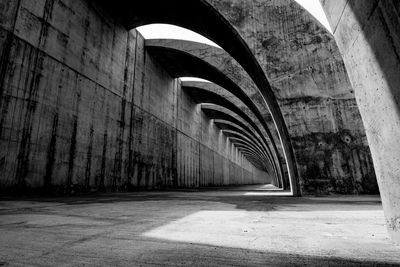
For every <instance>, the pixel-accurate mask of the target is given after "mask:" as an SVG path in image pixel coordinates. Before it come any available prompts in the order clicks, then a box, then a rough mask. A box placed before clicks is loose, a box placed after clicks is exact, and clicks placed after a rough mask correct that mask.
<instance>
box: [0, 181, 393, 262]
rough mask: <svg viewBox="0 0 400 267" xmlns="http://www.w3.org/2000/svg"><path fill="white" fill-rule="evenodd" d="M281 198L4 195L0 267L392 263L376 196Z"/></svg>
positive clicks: (260, 194) (265, 192) (257, 192)
mask: <svg viewBox="0 0 400 267" xmlns="http://www.w3.org/2000/svg"><path fill="white" fill-rule="evenodd" d="M278 195H279V196H278ZM284 195H285V192H282V191H281V190H274V188H273V187H272V186H270V185H265V186H245V187H227V188H224V189H220V188H214V189H207V190H203V189H200V190H181V191H168V192H166V191H152V192H130V193H118V194H111V193H107V194H91V195H85V196H76V197H47V198H46V197H40V198H35V197H29V198H21V197H19V198H18V199H17V198H2V199H1V201H0V266H28V265H29V266H55V265H58V266H72V265H73V266H87V265H90V266H96V265H98V266H100V265H102V266H191V265H195V266H268V265H278V264H279V265H285V266H295V265H298V266H301V265H304V264H308V265H314V266H328V265H329V266H339V265H346V266H349V265H350V266H351V265H354V266H360V265H361V266H371V265H373V266H375V265H376V264H381V265H384V266H386V265H394V266H398V265H400V254H399V253H398V250H396V247H395V246H393V245H392V244H391V243H390V241H389V238H388V233H387V230H386V228H385V225H384V223H385V221H384V216H383V211H382V206H381V201H380V198H379V196H325V197H302V198H294V197H286V196H284Z"/></svg>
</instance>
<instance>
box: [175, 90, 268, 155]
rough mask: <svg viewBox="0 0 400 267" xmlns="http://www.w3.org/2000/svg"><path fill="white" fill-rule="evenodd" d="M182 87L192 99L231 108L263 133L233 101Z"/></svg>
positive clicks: (204, 91)
mask: <svg viewBox="0 0 400 267" xmlns="http://www.w3.org/2000/svg"><path fill="white" fill-rule="evenodd" d="M182 89H183V90H184V91H185V92H186V93H188V94H189V95H190V96H191V97H192V99H194V100H195V101H196V102H197V103H212V104H215V105H219V106H222V107H225V108H226V109H229V110H231V111H232V112H234V113H236V114H238V115H239V116H240V117H242V118H243V119H244V120H245V121H247V122H248V123H249V124H250V125H251V126H252V127H253V128H254V129H256V130H257V132H259V133H261V130H260V129H259V127H258V125H257V124H256V123H255V122H254V121H253V120H252V119H251V118H250V117H249V116H247V114H246V113H245V112H243V111H242V110H241V109H240V108H238V107H237V106H235V105H234V104H233V103H231V102H230V101H228V100H227V99H225V98H223V97H222V96H220V95H218V94H215V93H212V92H209V91H207V90H204V89H200V88H194V87H182ZM271 142H273V140H271ZM266 145H267V151H268V154H269V156H270V157H272V152H271V150H270V148H269V146H268V143H266Z"/></svg>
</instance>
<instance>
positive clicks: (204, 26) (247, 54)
mask: <svg viewBox="0 0 400 267" xmlns="http://www.w3.org/2000/svg"><path fill="white" fill-rule="evenodd" d="M99 3H101V4H102V6H103V9H105V10H107V11H108V12H110V13H111V14H113V15H114V17H115V18H116V19H117V20H118V21H119V22H121V23H122V24H123V25H124V26H125V27H126V28H128V29H132V28H135V27H138V26H142V25H146V24H151V23H168V24H174V25H177V26H181V27H185V28H188V29H191V30H193V31H195V32H197V33H200V34H202V35H203V36H205V37H207V38H209V39H211V40H213V41H214V42H215V43H217V44H218V45H220V46H221V47H222V48H223V49H225V50H226V51H227V52H228V53H229V54H231V55H232V56H233V57H234V58H235V59H236V60H237V61H238V62H239V63H240V64H241V65H242V66H243V68H244V69H245V70H246V71H247V72H248V73H249V75H250V77H251V78H252V79H253V80H254V82H255V83H256V84H257V87H258V90H260V92H261V93H262V96H263V99H262V101H265V103H266V104H267V105H268V107H269V109H270V111H271V115H272V117H273V120H274V123H275V125H276V127H277V130H278V133H279V137H280V139H281V143H282V146H283V148H284V149H283V151H284V157H285V158H286V161H287V167H288V175H289V177H290V179H289V181H290V183H291V189H292V192H293V194H294V195H300V190H299V188H298V174H297V168H296V165H295V161H294V152H293V149H292V145H291V143H290V139H289V133H288V130H287V128H286V124H285V121H284V118H283V115H282V113H281V112H280V108H279V105H278V102H277V101H276V98H275V95H274V93H273V91H272V89H271V86H270V84H269V82H268V80H267V78H266V76H265V74H264V72H263V70H262V68H261V66H260V64H259V62H258V61H257V59H256V58H255V56H254V54H253V53H252V51H251V50H250V48H249V46H248V44H247V43H246V42H245V41H244V39H243V38H242V37H241V36H240V35H239V34H238V32H237V30H236V29H235V28H234V27H233V26H232V24H231V23H230V22H229V21H228V20H227V19H226V18H225V17H223V16H222V15H221V13H220V12H219V11H218V10H216V9H215V7H213V6H212V5H211V4H210V3H209V2H208V1H205V0H199V1H190V2H187V1H180V0H172V1H168V2H166V1H139V2H137V1H136V2H130V1H122V0H117V2H115V1H114V2H113V3H111V2H109V1H105V0H99Z"/></svg>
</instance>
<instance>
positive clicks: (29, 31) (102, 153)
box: [0, 0, 266, 193]
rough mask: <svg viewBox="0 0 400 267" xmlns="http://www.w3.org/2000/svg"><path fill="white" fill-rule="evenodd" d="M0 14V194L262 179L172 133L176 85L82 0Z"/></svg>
mask: <svg viewBox="0 0 400 267" xmlns="http://www.w3.org/2000/svg"><path fill="white" fill-rule="evenodd" d="M0 7H1V8H0V54H1V63H0V84H1V90H0V101H1V102H0V110H1V114H0V122H1V123H0V173H1V175H0V187H1V188H2V189H7V190H9V189H10V188H20V189H21V188H47V189H54V190H59V191H60V192H61V193H65V192H71V191H76V190H91V189H94V190H97V189H105V188H112V189H115V190H124V189H130V188H132V187H139V186H140V187H146V188H159V187H167V186H198V185H201V183H200V176H201V177H203V180H202V181H203V182H202V184H207V185H216V184H222V182H221V181H224V182H225V183H226V184H228V183H231V182H233V183H238V181H242V182H246V183H247V182H249V183H251V182H255V181H256V179H258V180H257V181H260V179H261V178H260V175H259V173H256V172H255V171H254V169H253V168H252V167H251V165H250V163H248V162H247V161H246V160H245V159H243V157H240V158H235V157H233V156H232V155H233V153H228V152H227V148H225V150H224V149H223V148H222V147H219V148H218V151H216V150H214V149H213V146H210V145H209V144H210V140H209V139H210V138H204V140H206V142H205V144H204V145H203V144H202V140H203V139H202V138H201V132H200V134H198V133H195V134H192V133H190V134H188V133H186V134H185V133H184V131H181V130H179V127H180V126H179V125H178V121H182V120H179V119H178V118H177V114H178V101H179V98H178V90H179V88H180V85H179V83H178V82H177V81H176V80H174V79H172V78H171V77H170V76H169V75H168V73H167V72H166V71H165V70H163V69H162V68H161V67H160V65H159V64H157V62H155V61H154V59H152V58H151V57H150V56H149V55H148V54H147V53H146V52H145V51H144V40H143V38H142V37H140V36H139V35H138V34H137V33H136V32H135V31H130V32H128V31H126V30H125V29H124V28H123V27H122V26H120V25H119V24H118V23H117V22H116V21H114V19H112V18H110V17H108V16H107V15H106V14H105V13H103V12H102V11H101V10H99V9H98V8H96V7H95V6H92V5H91V4H89V1H83V0H79V1H78V0H77V1H61V0H46V1H33V0H22V1H11V0H1V1H0ZM192 108H193V107H192ZM204 121H206V118H204V117H201V119H200V120H199V121H196V122H195V123H194V124H197V123H200V124H201V123H204ZM199 129H201V127H200V128H199ZM215 131H216V130H215ZM203 132H204V131H203ZM218 138H220V137H218ZM218 140H219V139H218ZM183 146H189V147H190V148H189V147H188V148H187V149H186V148H185V149H181V148H182V147H183ZM201 147H203V148H201ZM204 147H206V148H207V149H211V150H212V153H213V154H214V158H212V159H211V158H210V157H209V155H211V154H212V153H211V152H210V151H207V150H206V149H205V148H204ZM183 150H184V151H185V153H188V154H185V155H182V154H181V153H180V151H183ZM216 158H217V160H216ZM210 162H213V164H214V165H213V166H214V169H217V171H216V173H218V174H216V175H214V171H213V174H212V175H211V172H210V170H209V169H208V168H209V166H211V163H210ZM216 164H217V165H216ZM229 164H231V165H232V164H233V165H232V167H231V168H229ZM207 166H208V167H207ZM226 166H228V167H226ZM180 168H182V169H183V170H185V172H184V173H180V172H179V170H180ZM202 169H203V170H204V169H205V170H206V174H204V173H202V172H200V170H202ZM220 170H224V172H223V174H222V175H220V173H219V171H220ZM225 170H228V171H229V170H230V171H231V172H230V173H229V174H228V175H226V174H227V173H228V171H226V172H225ZM253 172H254V175H253ZM243 173H245V175H243ZM250 174H252V175H250ZM224 175H225V176H224ZM211 176H212V177H213V178H212V179H214V180H212V182H211V183H210V180H209V179H211V178H210V177H211ZM207 177H208V178H207ZM215 177H217V178H215ZM221 177H225V180H223V178H221ZM231 177H232V178H231ZM240 177H241V178H243V177H244V178H246V181H244V180H243V179H242V180H240V179H241V178H240ZM249 177H251V179H250V180H247V178H249ZM263 178H264V179H265V178H266V177H265V176H264V177H263ZM215 179H217V181H218V182H214V181H215ZM264 181H265V180H264Z"/></svg>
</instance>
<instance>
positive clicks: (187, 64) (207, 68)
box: [146, 39, 290, 183]
mask: <svg viewBox="0 0 400 267" xmlns="http://www.w3.org/2000/svg"><path fill="white" fill-rule="evenodd" d="M180 44H197V43H195V42H189V41H182V40H172V41H171V40H159V39H155V40H148V41H146V48H147V50H148V51H149V52H150V53H151V54H152V55H153V56H154V57H155V58H156V59H157V60H158V61H159V62H160V63H161V64H162V65H163V66H164V68H165V69H167V70H168V71H169V73H170V74H171V75H172V76H173V77H182V76H192V77H198V78H203V79H206V80H209V81H212V82H214V83H215V84H218V85H219V86H221V87H223V88H225V89H226V90H227V91H229V92H231V93H232V94H233V95H235V96H236V97H237V98H239V99H240V100H241V101H242V102H243V103H245V105H246V106H247V107H248V108H249V109H250V110H251V112H252V113H253V114H254V115H255V116H256V118H257V119H258V121H259V122H260V124H261V125H262V127H263V129H264V130H265V133H266V134H267V136H268V139H269V140H271V146H272V148H273V152H274V153H273V154H272V155H273V158H274V160H275V161H276V162H277V163H278V167H279V170H280V175H282V176H284V172H283V169H282V163H281V158H280V156H279V150H278V148H277V146H276V144H275V142H273V140H274V138H273V136H272V134H271V132H270V130H269V127H268V125H267V123H266V121H265V120H264V117H263V115H262V114H261V113H260V110H259V109H258V108H257V106H256V104H255V102H254V101H253V100H252V99H251V98H250V96H249V95H248V94H246V92H245V91H243V90H242V88H241V87H240V86H239V84H241V79H237V77H236V76H234V75H230V74H229V73H223V72H222V71H221V70H220V69H218V65H212V63H213V62H209V61H205V60H204V59H203V58H200V57H197V55H194V54H190V53H189V52H187V50H185V51H182V50H180V48H181V45H180ZM173 62H177V63H178V64H173ZM250 81H251V80H250ZM250 81H249V82H250ZM256 91H257V89H256V88H254V90H253V93H254V92H256ZM258 101H260V99H259V100H258ZM282 151H283V150H282ZM283 156H284V155H283ZM289 183H290V181H289Z"/></svg>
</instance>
